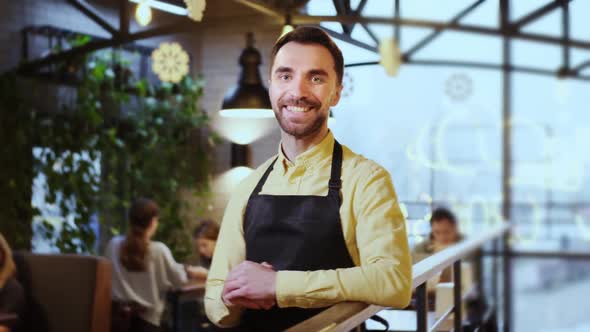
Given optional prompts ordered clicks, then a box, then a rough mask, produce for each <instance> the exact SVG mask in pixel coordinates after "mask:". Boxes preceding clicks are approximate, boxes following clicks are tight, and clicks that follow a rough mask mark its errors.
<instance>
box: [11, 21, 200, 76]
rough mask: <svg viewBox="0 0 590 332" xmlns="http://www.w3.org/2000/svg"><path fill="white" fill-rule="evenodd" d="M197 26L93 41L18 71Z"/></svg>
mask: <svg viewBox="0 0 590 332" xmlns="http://www.w3.org/2000/svg"><path fill="white" fill-rule="evenodd" d="M195 26H196V24H195V23H193V22H192V21H190V20H183V21H182V22H180V23H172V24H168V25H163V26H160V27H156V28H152V29H148V30H144V31H140V32H136V33H133V34H128V35H124V36H117V37H114V38H111V39H105V40H97V41H91V42H89V43H88V44H86V45H83V46H79V47H75V48H72V49H69V50H67V51H63V52H60V53H57V54H51V55H49V56H46V57H44V58H41V59H38V60H34V61H31V62H26V63H23V64H22V65H20V66H19V68H18V71H19V72H32V71H35V70H37V69H39V68H41V67H43V66H46V65H49V64H52V63H56V62H60V61H64V60H69V59H72V58H76V57H79V56H83V55H85V54H88V53H90V52H94V51H98V50H101V49H105V48H109V47H115V46H120V45H122V44H126V43H130V42H133V41H136V40H141V39H147V38H152V37H157V36H162V35H168V34H172V33H181V32H187V31H190V30H191V29H194V27H195Z"/></svg>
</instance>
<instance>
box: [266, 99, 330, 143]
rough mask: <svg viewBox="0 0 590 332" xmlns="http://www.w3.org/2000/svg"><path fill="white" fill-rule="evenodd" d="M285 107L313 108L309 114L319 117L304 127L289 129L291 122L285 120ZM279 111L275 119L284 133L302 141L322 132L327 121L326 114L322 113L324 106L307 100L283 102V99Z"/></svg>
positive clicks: (280, 101)
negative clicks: (313, 113)
mask: <svg viewBox="0 0 590 332" xmlns="http://www.w3.org/2000/svg"><path fill="white" fill-rule="evenodd" d="M284 106H299V107H311V108H313V109H312V110H310V111H308V112H316V114H317V116H316V118H315V119H314V120H313V122H311V123H308V124H307V125H305V126H303V127H289V121H288V120H286V119H284V118H283V107H284ZM278 108H279V109H278V111H277V112H275V117H276V118H277V121H278V122H279V126H281V129H283V131H284V132H285V133H287V134H289V135H291V136H293V137H295V138H298V139H301V138H305V137H310V136H313V135H314V134H316V133H318V132H320V130H321V129H322V126H323V124H324V122H325V121H326V116H327V115H326V114H325V113H323V112H322V111H321V108H322V104H321V103H320V102H319V101H318V102H315V101H308V100H307V99H303V98H302V99H298V100H292V99H288V100H285V101H283V100H282V99H280V100H279V102H278Z"/></svg>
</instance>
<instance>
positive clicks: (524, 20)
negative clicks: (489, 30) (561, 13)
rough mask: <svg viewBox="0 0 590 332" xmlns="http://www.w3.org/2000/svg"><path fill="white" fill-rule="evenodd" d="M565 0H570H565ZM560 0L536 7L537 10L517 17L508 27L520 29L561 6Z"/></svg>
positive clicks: (515, 29) (513, 29)
mask: <svg viewBox="0 0 590 332" xmlns="http://www.w3.org/2000/svg"><path fill="white" fill-rule="evenodd" d="M566 1H568V2H569V1H571V0H566ZM562 2H563V1H562V0H554V1H552V2H550V3H548V4H546V5H545V6H543V7H540V8H538V9H537V10H535V11H533V12H531V13H529V14H527V15H525V16H523V17H521V18H519V19H518V20H516V21H514V22H512V23H511V24H510V25H509V29H510V30H512V31H518V30H520V29H522V27H524V26H525V25H527V24H529V23H531V22H533V21H535V20H537V19H539V18H541V17H542V16H544V15H546V14H548V13H550V12H551V11H553V10H555V9H557V8H559V7H561V5H562Z"/></svg>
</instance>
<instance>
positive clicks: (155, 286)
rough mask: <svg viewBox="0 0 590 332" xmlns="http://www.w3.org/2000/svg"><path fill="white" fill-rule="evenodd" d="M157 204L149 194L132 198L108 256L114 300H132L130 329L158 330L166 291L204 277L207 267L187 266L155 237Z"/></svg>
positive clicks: (115, 301)
mask: <svg viewBox="0 0 590 332" xmlns="http://www.w3.org/2000/svg"><path fill="white" fill-rule="evenodd" d="M158 213H159V208H158V205H157V204H156V203H155V202H154V201H152V200H150V199H147V198H140V199H137V200H136V201H134V202H133V204H132V205H131V207H130V209H129V225H128V230H127V234H126V235H125V236H118V237H115V238H113V239H112V240H111V241H110V242H109V244H108V246H107V249H106V256H107V257H108V258H109V259H110V260H111V261H112V263H113V280H112V287H113V301H114V304H115V306H119V305H125V304H133V306H134V307H135V308H139V309H137V311H136V313H137V314H136V315H135V314H134V315H132V317H131V321H130V325H131V326H130V331H133V332H144V331H145V332H147V331H159V330H160V329H159V326H160V320H161V316H162V312H163V311H164V307H165V304H166V292H167V291H169V290H172V289H175V288H180V287H181V286H182V285H184V284H185V283H187V281H188V279H199V278H201V279H204V278H205V276H206V270H205V269H203V268H201V267H193V266H184V265H182V264H179V263H177V262H176V261H175V260H174V257H172V253H171V252H170V249H168V247H166V245H165V244H163V243H161V242H156V241H152V240H151V239H152V237H153V236H154V234H155V233H156V229H157V227H158Z"/></svg>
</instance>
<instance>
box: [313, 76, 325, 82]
mask: <svg viewBox="0 0 590 332" xmlns="http://www.w3.org/2000/svg"><path fill="white" fill-rule="evenodd" d="M311 81H312V82H313V83H322V82H324V79H323V78H322V77H320V76H314V77H312V78H311Z"/></svg>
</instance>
